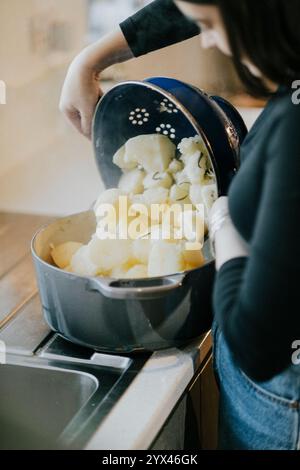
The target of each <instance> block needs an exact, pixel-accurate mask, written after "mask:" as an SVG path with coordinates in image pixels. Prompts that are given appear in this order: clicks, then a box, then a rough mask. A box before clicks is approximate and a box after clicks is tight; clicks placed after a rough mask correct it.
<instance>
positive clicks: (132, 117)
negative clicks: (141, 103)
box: [129, 108, 150, 126]
mask: <svg viewBox="0 0 300 470" xmlns="http://www.w3.org/2000/svg"><path fill="white" fill-rule="evenodd" d="M149 117H150V114H149V113H148V112H147V109H146V108H142V109H141V108H135V110H134V111H130V113H129V121H131V124H133V125H134V126H136V125H137V124H138V125H139V126H142V125H143V124H144V123H146V122H149Z"/></svg>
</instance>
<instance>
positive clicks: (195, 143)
mask: <svg viewBox="0 0 300 470" xmlns="http://www.w3.org/2000/svg"><path fill="white" fill-rule="evenodd" d="M177 148H178V150H179V151H180V153H181V154H182V160H183V161H184V162H185V163H186V161H187V159H188V158H189V157H190V156H191V155H194V154H195V153H196V152H199V151H200V152H202V153H203V154H204V155H206V154H207V150H206V147H205V145H204V142H203V140H202V138H201V137H200V136H199V135H195V136H194V137H187V138H185V139H182V141H181V142H180V143H179V144H178V147H177Z"/></svg>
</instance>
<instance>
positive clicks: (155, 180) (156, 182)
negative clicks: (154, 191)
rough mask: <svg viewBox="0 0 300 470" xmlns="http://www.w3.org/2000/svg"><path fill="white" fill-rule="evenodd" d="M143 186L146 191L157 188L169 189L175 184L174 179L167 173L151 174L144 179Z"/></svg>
mask: <svg viewBox="0 0 300 470" xmlns="http://www.w3.org/2000/svg"><path fill="white" fill-rule="evenodd" d="M143 184H144V188H145V189H149V188H157V187H162V188H167V189H169V188H170V187H171V186H172V184H173V178H172V176H171V175H170V174H169V173H167V172H164V173H159V172H156V173H149V174H148V175H147V176H146V178H145V179H144V181H143Z"/></svg>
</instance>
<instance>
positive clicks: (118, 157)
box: [113, 145, 137, 170]
mask: <svg viewBox="0 0 300 470" xmlns="http://www.w3.org/2000/svg"><path fill="white" fill-rule="evenodd" d="M113 162H114V164H115V165H117V166H118V167H119V168H121V169H122V170H133V169H134V168H136V166H137V163H136V162H126V161H125V145H123V146H122V147H121V148H120V149H119V150H118V151H117V152H116V153H115V154H114V156H113Z"/></svg>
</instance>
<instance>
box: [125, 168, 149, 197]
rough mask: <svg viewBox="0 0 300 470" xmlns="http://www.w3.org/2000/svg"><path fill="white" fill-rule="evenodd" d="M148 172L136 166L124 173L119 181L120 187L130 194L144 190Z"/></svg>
mask: <svg viewBox="0 0 300 470" xmlns="http://www.w3.org/2000/svg"><path fill="white" fill-rule="evenodd" d="M145 176H146V173H145V172H144V171H142V170H139V169H138V168H136V169H135V170H130V171H128V172H127V173H124V174H123V175H122V176H121V178H120V181H119V189H120V190H121V191H124V192H125V193H128V194H139V193H142V192H143V191H144V185H143V181H144V179H145Z"/></svg>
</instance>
